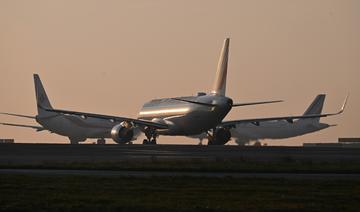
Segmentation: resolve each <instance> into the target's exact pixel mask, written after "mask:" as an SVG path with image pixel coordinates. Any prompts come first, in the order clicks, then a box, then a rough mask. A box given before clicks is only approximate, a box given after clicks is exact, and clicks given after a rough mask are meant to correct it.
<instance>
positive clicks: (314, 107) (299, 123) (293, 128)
mask: <svg viewBox="0 0 360 212" xmlns="http://www.w3.org/2000/svg"><path fill="white" fill-rule="evenodd" d="M325 97H326V95H325V94H319V95H317V96H316V97H315V99H314V100H313V101H312V103H311V104H310V105H309V107H308V108H307V109H306V111H305V112H304V114H303V115H304V116H306V115H316V114H321V112H322V109H323V105H324V101H325ZM345 102H346V100H345ZM344 104H346V103H344ZM333 126H336V125H329V124H326V123H320V117H316V118H311V119H298V120H296V121H294V122H293V123H289V122H287V121H285V120H272V121H264V122H262V123H261V124H259V125H256V124H253V123H242V124H237V125H236V127H235V128H232V129H231V130H230V132H231V136H232V138H233V139H234V140H235V142H236V143H237V144H238V145H245V144H250V142H252V141H255V142H256V143H257V142H259V140H262V139H285V138H291V137H296V136H301V135H305V134H309V133H313V132H317V131H320V130H323V129H326V128H329V127H333ZM191 138H197V139H199V140H200V144H202V140H203V139H206V138H207V134H206V133H202V134H200V135H197V136H191Z"/></svg>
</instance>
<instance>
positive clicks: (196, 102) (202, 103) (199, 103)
mask: <svg viewBox="0 0 360 212" xmlns="http://www.w3.org/2000/svg"><path fill="white" fill-rule="evenodd" d="M172 99H174V100H178V101H182V102H187V103H193V104H198V105H204V106H209V107H214V106H216V105H215V104H210V103H205V102H198V101H191V100H187V99H180V98H172Z"/></svg>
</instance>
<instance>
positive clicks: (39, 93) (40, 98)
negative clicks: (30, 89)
mask: <svg viewBox="0 0 360 212" xmlns="http://www.w3.org/2000/svg"><path fill="white" fill-rule="evenodd" d="M34 84H35V94H36V103H37V108H38V113H39V114H41V113H44V112H45V110H44V109H52V106H51V104H50V101H49V98H48V97H47V95H46V92H45V89H44V86H43V85H42V83H41V80H40V77H39V75H37V74H34Z"/></svg>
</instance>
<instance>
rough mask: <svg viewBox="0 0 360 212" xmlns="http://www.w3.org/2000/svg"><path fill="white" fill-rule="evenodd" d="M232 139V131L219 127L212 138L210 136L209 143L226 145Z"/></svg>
mask: <svg viewBox="0 0 360 212" xmlns="http://www.w3.org/2000/svg"><path fill="white" fill-rule="evenodd" d="M230 139H231V132H230V130H229V129H226V128H222V127H221V128H217V129H216V130H215V133H214V135H213V136H212V138H209V143H208V144H209V145H224V144H226V143H227V142H228V141H230Z"/></svg>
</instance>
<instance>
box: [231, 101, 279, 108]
mask: <svg viewBox="0 0 360 212" xmlns="http://www.w3.org/2000/svg"><path fill="white" fill-rule="evenodd" d="M278 102H283V100H273V101H264V102H246V103H237V104H233V107H241V106H248V105H260V104H270V103H278Z"/></svg>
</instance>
